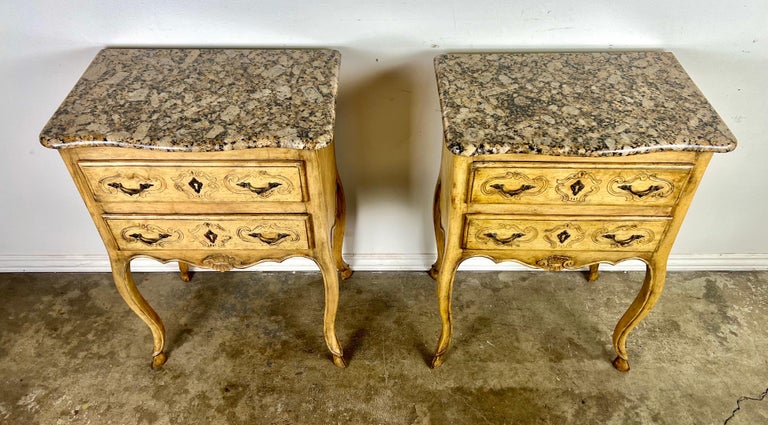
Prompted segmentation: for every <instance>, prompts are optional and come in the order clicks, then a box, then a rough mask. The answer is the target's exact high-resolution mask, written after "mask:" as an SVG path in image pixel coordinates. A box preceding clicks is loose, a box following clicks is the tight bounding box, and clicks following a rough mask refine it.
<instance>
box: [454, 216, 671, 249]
mask: <svg viewBox="0 0 768 425" xmlns="http://www.w3.org/2000/svg"><path fill="white" fill-rule="evenodd" d="M669 222H670V219H669V218H638V217H617V218H616V219H610V220H606V219H601V218H596V217H552V218H551V219H541V218H537V217H528V216H526V217H520V218H516V217H511V216H504V218H496V217H494V216H489V215H467V219H466V226H465V234H464V247H465V248H466V249H482V250H497V249H505V250H506V249H512V250H553V249H554V250H579V251H616V250H619V251H640V252H647V251H653V250H655V249H656V246H657V245H658V243H659V241H660V240H661V238H662V237H663V235H664V232H665V230H666V228H667V226H668V224H669Z"/></svg>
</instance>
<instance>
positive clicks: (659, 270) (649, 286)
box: [613, 258, 667, 372]
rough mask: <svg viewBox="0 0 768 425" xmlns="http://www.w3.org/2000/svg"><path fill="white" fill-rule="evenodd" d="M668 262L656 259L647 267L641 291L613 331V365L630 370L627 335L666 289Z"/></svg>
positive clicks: (619, 368)
mask: <svg viewBox="0 0 768 425" xmlns="http://www.w3.org/2000/svg"><path fill="white" fill-rule="evenodd" d="M666 272H667V263H666V258H663V259H654V260H652V261H651V263H650V264H647V265H646V267H645V280H644V281H643V286H642V287H641V288H640V292H639V293H638V294H637V297H635V300H634V301H632V304H631V305H630V306H629V308H628V309H627V311H626V313H624V315H623V316H621V319H619V323H617V324H616V328H615V329H614V331H613V349H614V351H616V355H617V357H616V359H615V360H614V361H613V366H614V367H615V368H616V369H618V370H620V371H622V372H626V371H628V370H629V356H628V355H627V336H628V335H629V332H630V331H632V329H633V328H634V327H635V326H637V324H638V323H640V321H641V320H643V318H644V317H645V316H646V315H648V313H649V312H650V311H651V309H652V308H653V306H654V305H655V304H656V301H657V300H658V299H659V296H660V295H661V291H662V289H664V280H665V278H666Z"/></svg>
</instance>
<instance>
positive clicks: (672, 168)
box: [469, 162, 693, 206]
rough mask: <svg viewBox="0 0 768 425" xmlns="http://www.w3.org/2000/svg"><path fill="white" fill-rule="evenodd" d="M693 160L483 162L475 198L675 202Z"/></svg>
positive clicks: (476, 167) (475, 175)
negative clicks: (687, 162) (622, 162)
mask: <svg viewBox="0 0 768 425" xmlns="http://www.w3.org/2000/svg"><path fill="white" fill-rule="evenodd" d="M692 168H693V166H692V165H691V164H651V163H648V164H643V163H626V164H621V163H611V164H605V163H598V162H595V163H568V164H566V163H535V162H478V163H475V164H473V170H472V184H471V188H470V190H471V193H470V197H469V199H470V201H471V202H474V203H481V204H523V205H525V204H539V205H542V204H544V205H557V204H559V205H568V204H572V205H579V204H584V205H628V204H629V205H632V204H636V205H647V206H672V205H674V204H675V202H676V201H677V198H678V197H679V196H680V193H681V191H682V188H683V186H685V183H686V182H687V181H688V176H689V174H690V171H691V169H692Z"/></svg>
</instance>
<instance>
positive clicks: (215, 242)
mask: <svg viewBox="0 0 768 425" xmlns="http://www.w3.org/2000/svg"><path fill="white" fill-rule="evenodd" d="M104 219H105V220H106V222H107V225H108V226H109V229H110V230H111V232H112V234H113V235H114V237H115V240H116V241H117V246H118V247H119V248H120V249H121V250H124V251H155V250H210V249H228V250H253V249H256V250H261V249H291V250H296V249H309V248H310V245H311V242H310V236H309V235H310V234H311V232H310V231H309V217H308V216H307V215H305V214H283V215H278V214H262V215H251V216H241V215H231V216H207V217H200V216H173V217H162V216H151V217H150V216H147V217H144V216H115V215H109V216H105V217H104Z"/></svg>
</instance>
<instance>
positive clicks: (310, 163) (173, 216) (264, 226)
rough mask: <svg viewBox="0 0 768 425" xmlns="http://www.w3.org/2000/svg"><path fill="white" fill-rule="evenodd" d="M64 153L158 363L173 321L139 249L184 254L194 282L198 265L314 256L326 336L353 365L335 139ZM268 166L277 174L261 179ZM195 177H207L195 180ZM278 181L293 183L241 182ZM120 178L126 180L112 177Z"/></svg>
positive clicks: (182, 262)
mask: <svg viewBox="0 0 768 425" xmlns="http://www.w3.org/2000/svg"><path fill="white" fill-rule="evenodd" d="M60 153H61V156H62V158H63V159H64V162H65V163H66V164H67V168H68V169H69V171H70V173H71V174H72V177H73V179H74V181H75V183H76V185H77V187H78V189H79V190H80V193H81V195H82V197H83V200H84V201H85V204H86V206H87V207H88V210H89V212H90V214H91V216H92V218H93V220H94V223H96V227H97V229H98V230H99V233H100V234H101V237H102V239H103V240H104V244H105V246H106V247H107V252H108V253H109V256H110V259H111V261H112V268H113V276H114V278H115V284H116V285H117V287H118V290H119V291H120V294H121V295H122V296H123V298H124V299H125V301H126V303H127V304H128V305H129V306H130V307H131V309H133V311H134V312H135V313H136V314H137V315H138V316H139V317H140V318H141V319H142V320H143V321H144V322H145V323H146V324H147V325H148V326H149V328H150V330H151V331H152V335H153V339H154V344H153V349H152V366H153V367H155V368H157V367H160V366H162V364H163V363H164V362H165V360H166V358H167V357H166V355H165V349H166V340H165V328H164V326H163V324H162V321H161V320H160V318H159V316H158V315H157V314H156V313H155V312H154V310H153V309H152V307H151V306H150V305H149V304H148V303H147V302H146V300H145V299H144V298H143V297H142V296H141V294H140V293H139V291H138V289H136V286H135V285H134V284H133V280H132V278H131V276H130V261H131V259H133V258H136V257H139V256H142V257H151V258H154V259H156V260H158V261H161V262H169V261H177V262H179V268H180V273H181V278H182V279H183V280H185V281H188V280H189V279H190V275H189V265H194V266H197V267H204V268H210V269H214V270H218V271H227V270H231V269H233V268H244V267H248V266H251V265H254V264H258V263H260V262H263V261H283V260H285V259H287V258H290V257H295V256H302V257H307V258H311V259H312V260H314V261H315V262H316V263H317V265H318V266H319V268H320V270H321V272H322V275H323V281H324V285H325V313H324V319H323V329H324V331H323V333H324V336H325V340H326V343H327V345H328V348H329V350H330V351H331V353H332V355H333V362H334V364H336V365H337V366H340V367H344V366H345V365H346V363H345V360H344V354H343V351H342V348H341V345H340V344H339V342H338V339H337V337H336V331H335V317H336V310H337V306H338V297H339V272H341V277H342V278H343V279H346V278H348V277H349V276H351V273H352V271H351V270H350V268H349V266H348V265H347V264H346V263H345V262H344V261H343V259H342V258H341V249H342V248H341V244H342V240H343V237H344V221H345V210H344V199H343V193H342V187H341V182H340V181H339V179H338V176H337V173H336V162H335V156H334V151H333V145H332V144H331V145H329V146H328V147H326V148H323V149H318V150H298V149H280V148H262V149H249V150H242V151H225V152H162V151H152V150H144V149H124V148H111V147H82V148H71V149H61V150H60ZM262 172H264V173H266V174H267V175H268V177H266V178H265V179H263V180H258V178H259V177H263V176H264V174H262ZM179 176H181V177H183V178H181V179H178V178H176V177H179ZM232 176H236V177H237V178H230V177H232ZM193 180H197V181H200V182H201V184H200V185H196V184H189V182H190V181H193ZM269 181H280V182H284V185H285V186H286V187H287V188H288V190H286V191H285V192H284V193H280V192H279V189H280V187H278V188H272V189H267V190H265V191H262V193H254V192H253V191H252V190H250V188H248V190H246V191H242V190H238V189H242V185H238V184H237V183H241V182H248V183H249V184H251V185H252V186H256V185H260V186H262V187H264V186H268V185H265V182H266V183H268V182H269ZM115 182H118V183H120V184H121V187H120V188H115V187H113V186H114V185H113V186H110V183H115ZM229 183H234V184H229ZM150 184H151V185H152V186H150V187H149V188H148V189H147V190H145V191H141V188H142V187H146V186H148V185H150ZM156 188H159V190H156V191H153V190H152V189H156ZM195 188H200V189H201V190H200V193H197V191H196V190H195ZM124 189H127V191H128V192H126V190H124ZM204 190H207V191H208V192H204ZM271 190H274V192H273V193H272V194H270V191H271ZM131 192H137V193H131ZM142 195H143V196H142ZM271 195H274V196H271ZM177 200H178V201H179V202H174V201H177ZM297 200H299V201H301V200H303V202H295V201H297ZM182 201H183V202H182Z"/></svg>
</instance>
